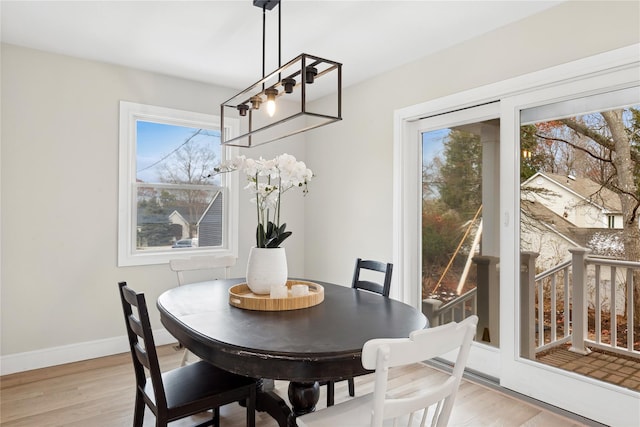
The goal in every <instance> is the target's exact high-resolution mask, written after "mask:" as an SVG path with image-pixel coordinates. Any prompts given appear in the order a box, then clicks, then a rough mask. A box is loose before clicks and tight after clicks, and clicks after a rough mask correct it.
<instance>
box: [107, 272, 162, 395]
mask: <svg viewBox="0 0 640 427" xmlns="http://www.w3.org/2000/svg"><path fill="white" fill-rule="evenodd" d="M118 285H119V288H120V299H121V301H122V309H123V311H124V320H125V325H126V327H127V335H128V337H129V347H130V350H131V358H132V359H133V367H134V371H135V374H136V383H137V386H138V387H139V388H144V386H145V384H146V381H147V379H146V371H145V368H146V369H147V370H148V371H149V377H150V378H151V383H152V386H153V392H154V395H155V400H156V404H157V406H158V407H166V406H167V403H166V402H167V400H166V395H165V391H164V386H163V384H162V372H161V371H160V364H159V362H158V354H157V353H156V345H155V341H154V339H153V332H152V331H151V322H150V321H149V312H148V311H147V303H146V300H145V298H144V294H141V293H136V292H135V291H134V290H133V289H131V288H129V287H128V286H127V283H126V282H120V283H118ZM134 309H135V311H136V312H137V313H134Z"/></svg>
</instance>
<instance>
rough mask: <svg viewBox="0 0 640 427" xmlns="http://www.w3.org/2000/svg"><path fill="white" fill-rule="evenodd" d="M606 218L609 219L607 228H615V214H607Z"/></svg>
mask: <svg viewBox="0 0 640 427" xmlns="http://www.w3.org/2000/svg"><path fill="white" fill-rule="evenodd" d="M607 218H608V220H609V228H616V216H615V215H608V216H607Z"/></svg>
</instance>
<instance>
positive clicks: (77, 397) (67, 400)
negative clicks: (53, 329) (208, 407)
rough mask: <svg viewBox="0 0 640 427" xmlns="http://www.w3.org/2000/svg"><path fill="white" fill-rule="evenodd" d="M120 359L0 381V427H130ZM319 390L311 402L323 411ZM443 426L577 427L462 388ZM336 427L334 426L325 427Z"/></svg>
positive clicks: (405, 380) (226, 422) (420, 381)
mask: <svg viewBox="0 0 640 427" xmlns="http://www.w3.org/2000/svg"><path fill="white" fill-rule="evenodd" d="M158 351H159V355H160V363H161V366H162V369H163V370H167V369H172V368H174V367H176V366H178V364H179V363H180V357H181V355H182V352H181V351H175V350H174V349H173V348H172V347H171V346H162V347H160V348H159V349H158ZM130 357H131V356H130V355H129V354H128V353H125V354H120V355H115V356H109V357H104V358H100V359H93V360H88V361H83V362H77V363H71V364H67V365H61V366H56V367H51V368H45V369H38V370H34V371H29V372H24V373H17V374H12V375H6V376H3V377H0V401H1V405H0V425H2V426H4V427H18V426H34V427H35V426H37V427H41V426H46V427H55V426H65V427H76V426H77V427H79V426H91V427H120V426H123V427H124V426H131V425H132V420H133V400H134V388H135V385H134V384H135V380H134V376H133V368H132V364H131V359H130ZM441 375H443V374H442V373H441V372H440V371H438V370H436V369H434V368H431V367H428V366H425V365H422V364H421V365H416V366H412V367H406V368H402V369H397V370H393V371H392V374H391V376H392V378H393V379H392V382H393V384H394V385H395V386H397V388H396V389H395V392H396V393H405V392H409V391H410V390H412V389H415V388H416V387H428V385H429V383H430V382H432V381H434V380H436V379H437V378H438V377H439V376H441ZM355 382H356V395H360V394H364V393H368V392H370V391H372V388H373V383H372V376H371V375H367V376H363V377H358V378H356V381H355ZM287 385H288V384H287V383H286V382H283V381H276V390H277V391H278V393H280V394H281V395H282V396H285V399H286V394H287ZM325 389H326V387H322V394H321V396H320V401H319V402H318V409H320V408H323V407H325V403H326V395H325ZM348 398H349V396H348V392H347V382H346V381H342V382H339V383H337V384H336V403H338V402H341V401H343V400H346V399H348ZM206 416H208V415H206V414H203V415H198V416H196V417H192V418H190V419H186V420H181V421H179V422H175V423H173V424H171V425H172V426H187V425H193V424H196V423H197V422H198V421H201V420H203V419H204V418H205V417H206ZM221 416H222V421H221V426H223V427H241V426H244V425H245V409H244V408H242V407H240V406H239V405H237V404H233V405H227V406H225V407H223V408H222V409H221ZM154 423H155V419H154V417H153V414H151V412H149V411H148V410H147V412H146V414H145V422H144V425H145V426H153V425H154ZM256 425H257V426H258V427H276V426H277V424H276V423H275V421H274V420H273V419H271V418H270V417H269V416H268V415H266V414H264V413H257V414H256ZM450 425H451V426H503V427H510V426H513V427H518V426H526V427H537V426H544V427H564V426H585V425H589V424H584V423H581V422H577V421H575V420H572V419H569V418H566V417H564V416H561V415H558V414H555V413H552V412H550V411H547V410H545V409H543V408H540V407H538V406H535V405H532V404H530V403H527V402H524V401H522V400H519V399H515V398H513V397H511V396H507V395H506V394H504V393H500V392H497V391H495V390H492V389H490V388H487V387H485V386H482V385H480V384H476V383H473V382H470V381H466V380H465V381H463V383H462V384H461V386H460V390H459V392H458V396H457V399H456V403H455V406H454V409H453V413H452V416H451V420H450ZM327 427H338V426H327Z"/></svg>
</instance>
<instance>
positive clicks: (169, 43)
mask: <svg viewBox="0 0 640 427" xmlns="http://www.w3.org/2000/svg"><path fill="white" fill-rule="evenodd" d="M559 3H561V1H520V0H518V1H515V0H512V1H453V0H449V1H428V0H423V1H398V0H393V1H362V0H360V1H328V0H325V1H301V0H283V4H282V5H281V19H282V43H281V46H282V58H281V59H282V63H283V64H284V63H286V62H288V61H289V60H290V59H293V58H294V57H295V56H297V55H299V54H300V53H308V54H312V55H316V56H319V57H322V58H326V59H329V60H333V61H337V62H341V63H342V64H344V65H343V85H344V86H345V87H348V86H350V85H353V84H356V83H358V82H360V81H362V80H366V79H368V78H370V77H372V76H375V75H377V74H380V73H383V72H385V71H387V70H390V69H393V68H396V67H398V66H400V65H402V64H405V63H408V62H411V61H413V60H416V59H418V58H421V57H424V56H426V55H428V54H431V53H434V52H437V51H440V50H443V49H446V48H447V47H450V46H452V45H455V44H458V43H460V42H463V41H465V40H467V39H470V38H473V37H476V36H478V35H480V34H483V33H486V32H489V31H491V30H493V29H495V28H499V27H502V26H504V25H507V24H509V23H512V22H515V21H518V20H521V19H523V18H526V17H527V16H530V15H533V14H536V13H539V12H541V11H542V10H545V9H547V8H549V7H552V6H555V5H557V4H559ZM0 7H1V10H0V13H1V16H2V32H1V37H2V42H4V43H10V44H15V45H20V46H25V47H30V48H35V49H40V50H45V51H50V52H55V53H59V54H64V55H70V56H75V57H80V58H87V59H92V60H97V61H103V62H108V63H112V64H119V65H124V66H127V67H133V68H137V69H142V70H147V71H153V72H159V73H163V74H168V75H172V76H177V77H183V78H187V79H191V80H196V81H202V82H208V83H214V84H219V85H222V86H227V87H232V88H236V89H238V90H240V89H244V88H246V87H248V86H250V85H251V84H253V83H254V82H256V81H257V80H259V79H260V77H261V76H262V10H261V8H258V7H255V6H253V4H252V0H233V1H186V0H185V1H66V2H64V1H24V0H20V1H7V0H2V2H1V3H0ZM277 17H278V7H276V8H275V9H273V10H272V11H267V12H266V29H267V40H266V72H267V73H269V72H270V71H273V70H275V69H276V68H278V59H277V53H278V52H277V50H278V49H277V46H278V44H277V43H278V40H277Z"/></svg>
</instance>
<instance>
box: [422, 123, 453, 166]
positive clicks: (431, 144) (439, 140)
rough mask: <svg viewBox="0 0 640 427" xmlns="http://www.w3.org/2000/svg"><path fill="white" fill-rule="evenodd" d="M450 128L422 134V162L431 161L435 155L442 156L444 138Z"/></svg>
mask: <svg viewBox="0 0 640 427" xmlns="http://www.w3.org/2000/svg"><path fill="white" fill-rule="evenodd" d="M449 132H451V129H438V130H433V131H430V132H424V133H423V134H422V164H425V163H431V161H432V159H433V158H434V157H436V156H442V150H443V149H444V139H445V138H446V137H447V135H449Z"/></svg>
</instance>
